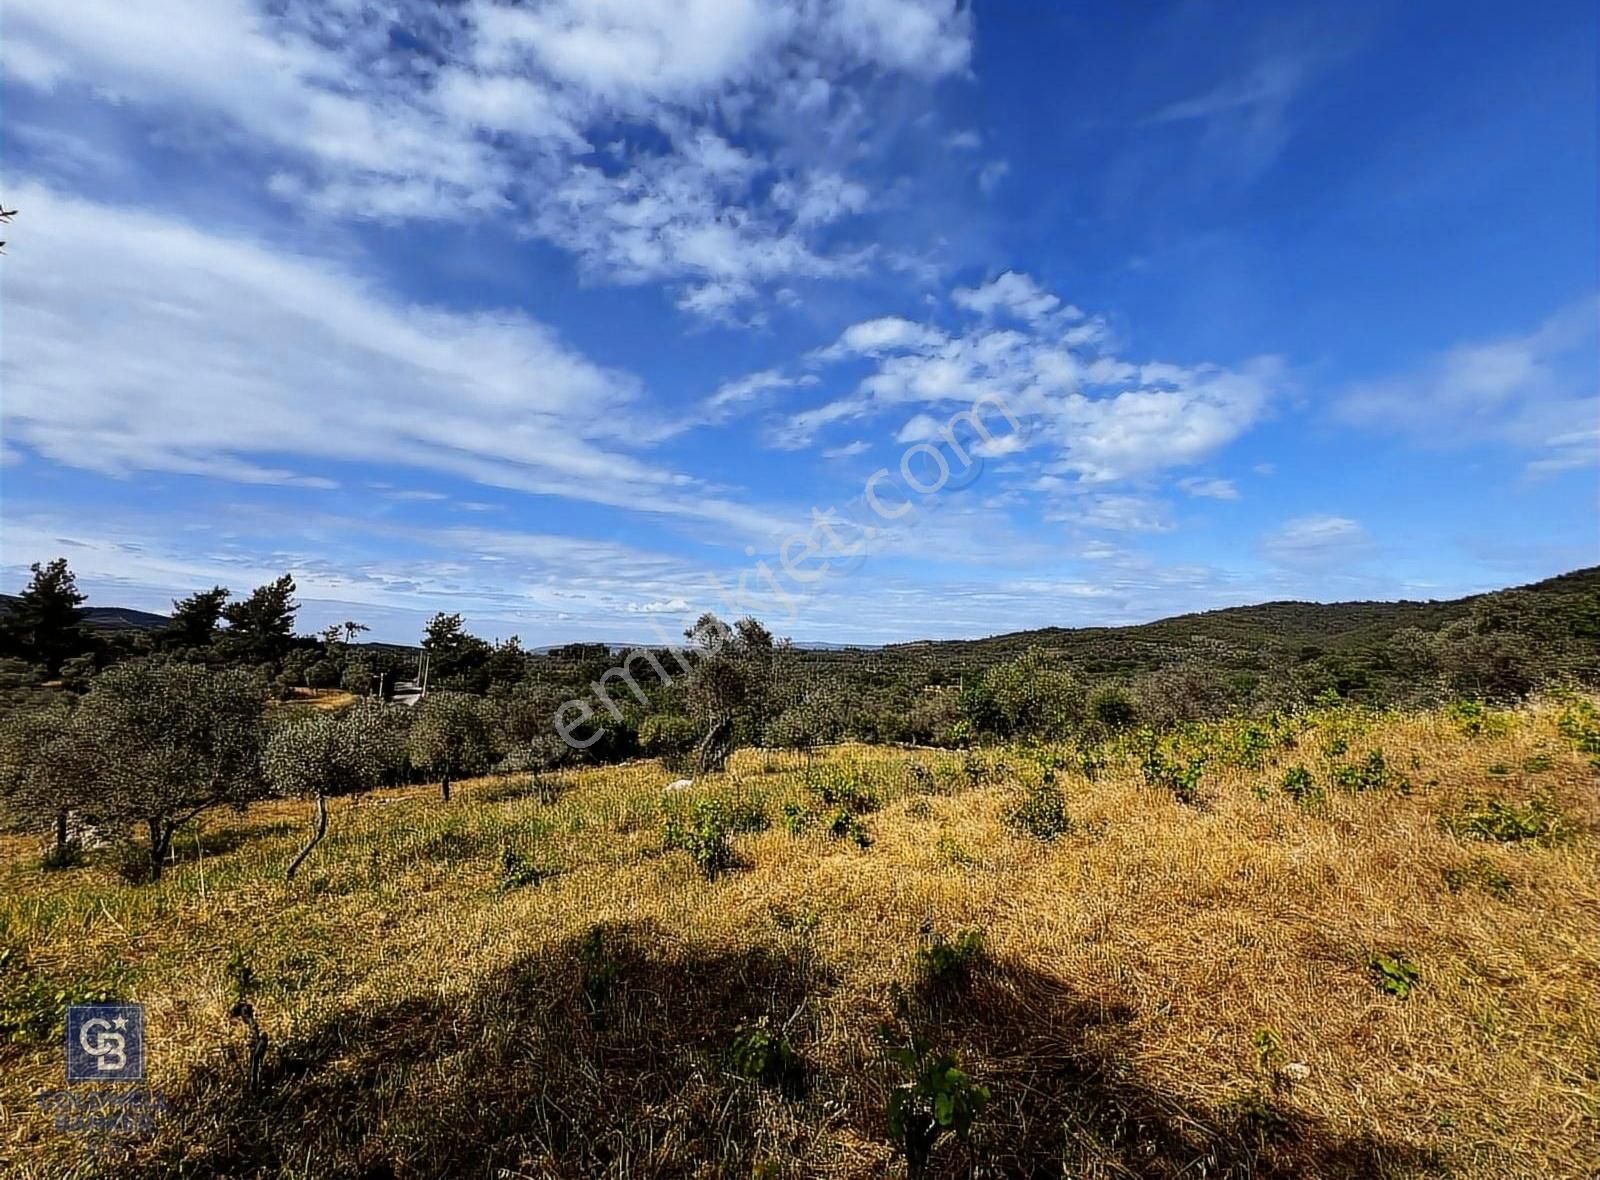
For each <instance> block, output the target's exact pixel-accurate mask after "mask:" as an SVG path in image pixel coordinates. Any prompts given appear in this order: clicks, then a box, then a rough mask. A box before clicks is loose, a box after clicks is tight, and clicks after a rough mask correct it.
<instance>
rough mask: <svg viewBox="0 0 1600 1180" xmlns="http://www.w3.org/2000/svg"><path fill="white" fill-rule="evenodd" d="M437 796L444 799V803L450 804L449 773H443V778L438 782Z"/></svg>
mask: <svg viewBox="0 0 1600 1180" xmlns="http://www.w3.org/2000/svg"><path fill="white" fill-rule="evenodd" d="M439 794H440V795H442V796H443V797H444V801H445V802H446V803H448V802H450V772H449V771H448V770H447V771H445V772H444V777H443V778H441V779H440V780H439Z"/></svg>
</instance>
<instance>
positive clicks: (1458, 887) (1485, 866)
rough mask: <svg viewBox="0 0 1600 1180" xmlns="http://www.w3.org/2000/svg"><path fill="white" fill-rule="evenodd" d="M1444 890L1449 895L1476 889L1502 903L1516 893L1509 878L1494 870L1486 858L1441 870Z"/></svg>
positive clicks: (1477, 858)
mask: <svg viewBox="0 0 1600 1180" xmlns="http://www.w3.org/2000/svg"><path fill="white" fill-rule="evenodd" d="M1443 876H1444V884H1445V888H1446V889H1448V890H1450V892H1451V893H1461V892H1462V891H1464V890H1466V889H1468V888H1471V887H1476V888H1478V889H1481V890H1483V891H1484V892H1485V893H1487V894H1488V895H1489V896H1490V897H1493V898H1496V899H1497V900H1499V901H1504V900H1506V899H1507V898H1508V897H1510V896H1511V895H1512V894H1513V893H1514V892H1516V885H1515V884H1514V883H1513V882H1512V880H1511V878H1510V877H1508V876H1506V875H1505V874H1504V873H1502V872H1501V871H1500V870H1499V869H1497V868H1495V866H1494V863H1493V862H1492V861H1490V860H1489V859H1488V858H1487V857H1482V856H1479V857H1475V858H1474V859H1473V860H1471V861H1470V862H1468V863H1467V864H1464V865H1450V866H1448V867H1447V868H1445V869H1444V870H1443Z"/></svg>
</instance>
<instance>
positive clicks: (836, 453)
mask: <svg viewBox="0 0 1600 1180" xmlns="http://www.w3.org/2000/svg"><path fill="white" fill-rule="evenodd" d="M871 449H872V445H871V444H870V443H868V442H867V441H866V440H864V439H859V438H858V439H855V440H853V441H852V442H847V443H845V444H844V445H843V446H839V447H829V448H828V449H827V450H825V451H823V452H822V457H823V458H824V459H853V458H855V456H857V455H862V454H865V453H866V452H867V451H870V450H871Z"/></svg>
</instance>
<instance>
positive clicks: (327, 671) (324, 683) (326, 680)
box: [306, 660, 340, 688]
mask: <svg viewBox="0 0 1600 1180" xmlns="http://www.w3.org/2000/svg"><path fill="white" fill-rule="evenodd" d="M339 676H340V672H339V665H338V664H336V663H334V662H333V661H332V660H318V661H317V662H316V663H314V664H312V665H311V666H310V667H309V668H307V669H306V687H307V688H337V687H338V685H339Z"/></svg>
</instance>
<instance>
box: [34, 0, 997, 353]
mask: <svg viewBox="0 0 1600 1180" xmlns="http://www.w3.org/2000/svg"><path fill="white" fill-rule="evenodd" d="M971 23H972V22H971V16H970V13H969V12H967V10H966V8H965V6H964V5H962V4H958V3H956V0H853V2H851V3H845V2H844V0H670V2H668V0H584V2H581V3H580V2H578V0H544V2H542V3H534V4H523V5H509V4H502V3H497V2H494V0H473V2H471V3H467V4H464V5H461V6H455V7H450V8H449V9H448V10H446V9H441V8H439V7H437V6H434V5H431V4H427V3H423V2H422V0H393V3H391V4H388V5H385V6H381V7H380V8H371V7H369V6H359V5H353V4H332V5H313V4H310V3H308V2H307V0H288V2H287V3H285V4H281V5H280V4H267V3H265V0H261V2H260V3H259V4H257V3H252V2H250V0H152V2H151V3H148V4H143V5H137V6H130V5H126V4H116V3H112V2H111V0H83V2H82V3H79V4H75V5H73V6H71V10H70V11H68V9H67V8H66V7H63V6H62V5H60V4H57V3H53V2H51V0H15V2H14V3H12V4H10V5H8V7H7V13H6V38H5V42H4V48H3V53H4V65H5V67H6V69H7V72H8V77H9V80H10V81H11V82H12V83H13V84H15V85H22V86H27V87H29V88H31V89H34V90H39V91H48V90H52V89H62V88H73V89H74V91H75V95H76V96H78V97H90V98H100V99H102V100H106V101H112V102H116V103H119V104H126V105H137V106H138V107H140V108H143V109H144V110H146V111H148V112H151V113H153V114H155V115H156V116H158V118H159V119H160V120H162V121H163V125H162V128H161V131H160V134H162V135H163V136H165V137H166V138H167V139H168V140H169V141H177V142H184V143H208V144H218V143H227V144H228V145H229V146H230V148H233V147H237V148H239V149H242V150H240V151H238V152H236V155H237V157H238V159H239V161H240V162H241V163H242V164H244V165H246V166H255V167H257V168H258V169H259V170H260V174H261V176H262V178H263V181H264V182H265V183H266V184H267V186H268V188H269V190H270V191H271V192H272V193H274V194H276V195H277V196H278V197H280V198H282V199H284V200H286V201H291V202H294V203H296V204H298V205H301V206H304V207H306V208H310V209H314V210H318V211H321V212H323V213H326V214H329V215H334V216H355V217H376V218H381V219H385V220H436V219H470V218H478V217H482V216H484V215H487V214H493V215H496V216H505V217H509V218H512V219H514V220H516V221H520V222H521V223H522V224H523V225H524V226H525V227H526V228H528V229H530V230H531V231H532V232H534V233H536V234H538V235H540V236H543V237H545V238H547V239H549V240H550V241H552V242H554V243H555V244H556V245H558V246H560V247H562V248H563V249H566V250H570V251H571V252H573V253H574V254H576V255H577V256H578V257H579V259H580V261H581V262H582V264H583V266H584V270H585V273H586V274H587V275H588V276H589V277H590V278H592V279H595V280H598V281H604V282H616V283H641V282H654V281H670V282H674V283H681V284H683V285H684V289H683V290H682V291H680V292H679V294H678V300H677V301H678V306H679V307H681V308H682V309H684V310H685V311H687V312H689V313H691V314H695V315H700V316H705V317H708V318H711V319H717V320H723V321H726V322H747V321H748V322H759V319H760V317H759V316H758V315H754V314H750V313H746V312H743V311H742V310H741V309H742V308H743V307H744V306H745V305H747V304H750V303H752V302H753V301H755V300H756V299H758V298H759V297H760V296H761V295H762V294H763V293H764V291H765V290H766V287H767V285H768V284H771V283H775V282H777V281H779V280H785V279H789V280H792V279H795V278H802V279H804V278H811V279H820V278H830V277H836V276H840V275H849V274H854V273H857V272H858V271H859V269H860V268H861V266H862V265H864V262H865V259H866V258H867V257H869V255H870V250H869V249H868V248H867V247H865V246H858V247H856V248H854V249H852V248H850V247H849V246H847V245H846V246H836V247H832V248H830V249H828V250H824V249H823V248H822V247H821V246H819V244H818V239H817V235H818V233H819V232H820V231H822V230H824V229H826V228H827V227H829V226H833V225H836V224H837V223H839V222H840V221H841V220H843V219H847V218H850V217H852V216H854V215H856V214H859V213H861V212H863V211H864V210H866V209H867V208H868V207H869V205H870V193H869V190H868V188H867V187H866V186H865V185H864V184H863V183H862V182H861V181H860V180H859V179H856V178H852V177H850V176H848V175H846V171H847V170H848V168H849V167H854V166H856V165H858V164H859V163H860V162H861V152H862V144H861V142H859V137H858V136H856V135H855V134H854V133H853V132H852V130H851V128H850V126H849V125H848V120H849V118H854V117H855V115H854V112H856V111H857V110H858V109H859V108H860V106H861V103H860V102H859V100H858V99H856V98H855V97H854V96H855V94H856V92H857V91H858V90H859V89H860V88H861V87H862V86H864V85H867V84H869V83H870V82H871V80H872V79H873V78H874V77H877V76H881V75H884V74H889V75H893V76H895V77H898V78H902V79H913V80H917V81H916V82H915V83H914V84H919V85H920V84H924V83H925V82H926V81H929V80H932V79H935V78H938V77H942V76H948V75H952V74H959V73H961V72H962V71H964V70H965V68H966V64H967V61H968V58H969V55H970V47H971V35H972V31H971ZM397 36H404V37H405V38H408V39H409V41H410V42H411V43H412V45H411V47H409V48H405V49H402V48H400V47H398V46H397V45H396V44H395V38H396V37H397ZM835 118H844V119H846V123H843V124H840V125H839V126H838V127H832V128H831V130H830V131H828V132H826V133H825V134H824V135H823V136H822V140H823V141H828V140H831V141H832V142H833V143H834V145H835V146H834V149H833V150H832V151H831V152H828V153H819V152H817V151H816V150H814V147H813V146H812V145H814V144H815V143H816V142H818V138H819V137H818V133H817V129H818V128H819V127H823V128H829V127H830V125H831V123H832V121H833V120H834V119H835ZM856 121H857V123H859V121H860V120H859V118H857V119H856ZM734 129H737V130H738V131H739V132H740V133H741V135H742V136H743V138H744V140H745V142H746V143H747V144H748V145H750V146H748V147H741V146H736V145H735V144H734V143H732V142H731V141H730V140H729V138H728V137H727V135H728V134H731V132H732V130H734Z"/></svg>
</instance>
